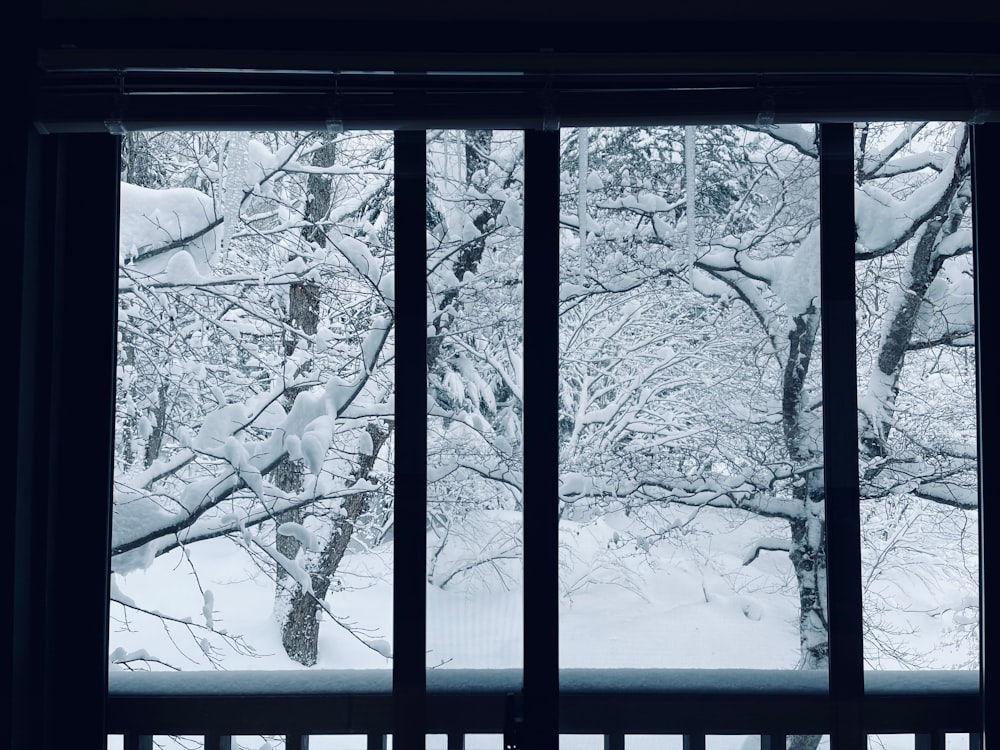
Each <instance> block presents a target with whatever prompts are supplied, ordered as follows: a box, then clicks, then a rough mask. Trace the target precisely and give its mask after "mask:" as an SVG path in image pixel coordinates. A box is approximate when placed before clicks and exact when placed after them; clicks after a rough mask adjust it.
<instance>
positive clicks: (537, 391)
mask: <svg viewBox="0 0 1000 750" xmlns="http://www.w3.org/2000/svg"><path fill="white" fill-rule="evenodd" d="M524 175H525V185H524V203H525V206H524V363H525V366H524V496H523V499H522V502H523V505H524V509H523V512H524V730H525V731H524V747H526V748H529V750H543V749H544V748H556V747H558V746H559V714H558V710H559V433H558V403H559V402H558V398H559V130H558V129H555V130H551V131H550V130H545V131H541V130H528V131H526V132H525V134H524Z"/></svg>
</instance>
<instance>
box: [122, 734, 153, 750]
mask: <svg viewBox="0 0 1000 750" xmlns="http://www.w3.org/2000/svg"><path fill="white" fill-rule="evenodd" d="M124 748H125V750H153V735H151V734H136V733H134V732H126V733H125V742H124Z"/></svg>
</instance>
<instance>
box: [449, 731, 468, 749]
mask: <svg viewBox="0 0 1000 750" xmlns="http://www.w3.org/2000/svg"><path fill="white" fill-rule="evenodd" d="M448 750H465V733H464V732H448Z"/></svg>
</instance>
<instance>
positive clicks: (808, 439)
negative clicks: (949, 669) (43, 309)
mask: <svg viewBox="0 0 1000 750" xmlns="http://www.w3.org/2000/svg"><path fill="white" fill-rule="evenodd" d="M857 134H858V144H857V173H856V181H857V187H856V202H857V206H858V213H857V224H858V244H857V248H856V256H855V257H856V262H857V263H856V265H857V272H858V273H857V277H858V289H859V293H858V307H859V329H858V351H859V361H860V363H861V364H860V365H859V373H858V378H859V382H861V383H863V387H862V388H861V398H860V404H861V410H860V413H859V440H860V446H861V449H862V466H861V468H860V470H861V486H862V495H863V497H862V510H863V514H864V519H863V520H864V524H865V525H864V539H863V540H862V541H863V549H864V556H865V559H864V564H865V571H866V572H865V581H864V585H865V597H866V608H865V616H866V648H867V651H866V656H867V658H868V659H869V661H870V662H871V663H873V664H877V663H886V664H897V665H898V664H907V665H920V664H922V663H924V659H925V656H926V654H924V653H922V652H921V651H920V647H919V646H918V645H916V644H915V643H914V642H913V640H912V639H908V637H907V631H908V630H910V629H911V628H912V627H913V620H912V617H916V616H917V615H918V614H919V613H918V610H920V611H921V612H923V614H920V616H923V617H929V618H933V619H935V620H938V621H941V622H946V623H947V627H946V628H945V629H944V630H943V631H942V634H941V639H940V640H941V641H942V642H954V644H955V645H956V646H957V647H958V648H960V649H961V648H964V649H974V648H975V638H976V634H975V629H974V627H973V626H972V625H971V624H970V623H972V622H973V621H974V619H975V618H974V615H975V609H974V602H973V601H972V599H973V598H974V596H973V595H974V591H975V589H974V581H975V579H976V576H975V571H974V570H973V569H971V568H970V565H971V564H972V563H970V561H971V560H973V559H974V557H975V551H976V550H975V534H974V533H972V532H971V531H970V529H972V528H973V525H974V519H973V517H972V516H971V513H973V512H974V510H975V507H976V506H975V498H976V485H975V481H976V479H975V460H976V456H975V450H974V447H973V446H974V405H973V400H974V399H973V396H974V394H973V392H972V388H971V378H970V373H971V368H972V352H971V349H970V348H969V344H971V341H972V332H973V328H972V314H971V311H972V297H971V271H972V269H971V264H970V257H971V256H970V250H971V233H970V231H969V217H968V209H969V199H970V195H971V192H970V187H969V165H968V155H967V133H966V128H964V127H963V126H953V125H942V124H917V125H905V126H904V125H891V124H888V125H878V126H876V125H862V126H860V127H859V129H858V131H857ZM128 148H129V149H130V151H129V153H130V154H134V155H136V156H135V159H134V161H130V162H129V163H128V165H127V175H128V176H129V178H130V179H133V180H135V181H136V182H137V184H136V185H134V186H125V187H123V201H122V205H123V212H122V228H123V231H122V239H123V245H122V252H123V263H122V270H121V290H122V292H121V313H120V319H121V321H122V325H121V329H120V330H121V341H122V343H121V348H120V361H119V391H118V398H119V411H118V420H119V427H118V432H117V439H116V470H117V471H116V486H115V489H116V494H115V503H116V505H115V514H116V515H115V525H114V537H115V541H114V548H113V565H114V569H115V570H116V571H118V572H122V573H124V572H127V571H129V570H132V569H135V568H137V567H141V566H143V565H148V564H149V563H150V562H151V561H152V560H153V559H155V557H157V556H159V555H163V554H164V553H166V552H167V551H169V550H171V549H175V548H177V547H181V546H187V545H192V544H194V543H196V542H198V541H201V540H207V539H217V538H220V537H227V538H229V539H232V540H233V542H234V543H235V544H236V547H237V549H238V551H239V553H240V554H245V555H249V556H250V557H252V558H253V559H255V560H257V561H258V562H259V563H260V568H261V570H263V571H265V572H266V573H267V574H268V575H270V576H273V577H274V579H275V585H276V591H277V595H276V606H275V609H276V614H277V615H278V619H279V623H280V625H281V627H282V630H283V631H284V633H285V639H284V645H285V648H286V651H287V653H288V654H289V655H290V656H291V657H292V658H293V659H295V660H297V661H299V662H300V663H303V664H311V663H315V661H316V658H317V652H318V634H319V631H320V627H321V626H320V624H319V622H320V621H319V618H320V615H321V614H322V615H324V616H325V617H326V619H327V620H328V621H329V622H331V623H333V626H334V627H336V626H341V627H344V628H347V629H348V630H350V631H351V632H352V633H353V635H354V636H355V637H357V638H358V639H359V640H361V641H362V642H363V643H366V644H367V645H368V646H369V647H370V648H371V649H372V650H373V651H375V652H378V653H379V654H388V653H389V649H388V646H387V644H385V643H383V642H382V641H381V640H380V639H379V638H378V637H377V635H376V634H374V633H368V632H365V631H364V630H363V629H361V628H360V627H358V626H356V625H354V626H352V625H351V623H349V622H348V621H347V619H346V618H345V617H344V616H343V615H340V614H335V613H334V611H333V608H332V607H331V605H330V604H329V602H328V599H329V597H328V594H329V593H331V592H332V590H333V589H334V588H335V587H336V583H335V581H336V576H337V574H338V570H340V569H341V568H342V567H343V566H344V564H345V561H348V562H349V559H350V556H351V555H352V554H353V552H356V551H360V550H362V549H365V548H366V547H371V548H377V547H379V546H380V545H382V544H383V543H384V542H386V541H387V540H389V539H391V534H392V522H391V506H392V494H391V490H392V486H391V471H390V470H389V466H390V465H391V458H392V452H393V451H394V450H395V446H394V441H393V435H392V408H391V399H392V373H391V363H392V330H393V325H392V323H393V318H392V315H393V282H392V278H391V274H392V268H393V264H392V253H391V246H392V232H391V218H392V217H391V207H390V203H389V200H388V199H389V197H390V195H391V182H390V174H391V155H390V150H389V147H388V144H387V142H386V140H385V138H383V137H382V136H379V135H377V134H364V135H343V134H341V135H337V136H333V135H331V134H255V135H253V136H249V135H245V134H244V135H240V134H229V135H228V136H227V135H225V134H221V135H220V134H214V135H212V134H157V135H153V136H148V137H146V136H135V137H133V136H130V137H129V141H128ZM562 148H563V158H562V166H561V180H562V196H563V204H562V209H561V215H560V223H561V231H562V240H561V258H562V260H561V262H562V278H561V284H560V289H559V295H560V321H559V324H560V356H561V363H560V393H559V399H560V401H559V414H558V419H559V425H560V432H559V434H560V498H559V500H560V508H561V513H562V518H563V519H564V531H565V530H566V529H569V528H571V527H572V524H574V523H577V524H578V523H580V522H583V521H590V520H594V519H603V518H611V517H612V516H611V514H619V515H624V516H626V517H627V518H628V519H630V520H629V522H628V527H627V528H626V529H623V530H622V531H621V533H620V534H619V533H618V532H617V531H616V532H615V537H614V538H609V540H608V543H607V549H605V550H604V551H602V552H601V558H600V559H599V560H597V559H595V560H593V561H589V563H588V562H587V561H584V563H585V567H586V565H589V566H590V567H589V570H588V572H587V573H586V575H584V576H583V577H581V578H575V579H570V578H569V577H568V576H564V579H563V590H564V594H566V595H572V594H573V593H574V592H576V591H578V590H580V587H581V586H587V585H590V583H592V582H602V581H608V580H611V577H612V576H614V577H616V578H617V579H618V580H619V581H620V580H623V578H622V571H623V570H624V567H623V566H622V565H621V564H620V563H621V560H622V559H623V558H622V555H625V554H630V555H647V556H649V557H650V558H652V557H653V556H655V555H656V554H658V552H657V550H659V549H662V548H663V547H664V546H666V545H689V544H691V540H692V539H695V538H696V537H698V536H699V534H701V533H702V530H703V529H705V528H707V527H708V526H709V525H710V524H708V523H707V521H709V519H714V518H717V517H718V516H720V515H722V516H725V517H726V519H727V520H728V522H730V523H732V524H741V525H744V526H746V527H748V528H753V529H755V531H756V534H757V541H756V542H755V543H754V544H753V545H752V546H751V547H750V549H748V550H747V551H746V554H745V557H744V560H743V563H744V565H745V566H753V565H759V563H758V561H759V560H760V559H761V558H762V555H763V554H764V553H774V552H776V553H779V554H784V555H787V559H788V561H789V566H790V567H789V576H790V577H791V581H792V586H791V591H790V593H791V595H793V596H794V597H795V601H796V603H797V607H798V617H797V623H796V624H797V630H798V638H799V660H798V666H799V667H801V668H809V669H817V668H820V669H821V668H825V667H826V666H827V663H828V659H829V655H828V641H829V633H828V630H827V608H828V602H827V596H828V595H827V590H826V557H825V534H826V530H825V514H826V508H825V504H824V500H825V492H824V483H823V455H822V432H821V430H822V419H821V417H822V409H823V407H824V404H823V396H822V393H821V388H820V372H819V366H820V359H819V357H818V355H819V352H820V350H821V346H822V331H821V330H820V325H819V321H820V316H819V312H820V305H821V300H820V298H819V240H818V228H819V223H820V221H821V220H822V217H820V216H819V214H818V207H817V204H818V202H817V189H818V178H817V175H818V168H817V154H818V150H817V146H816V144H815V131H814V129H813V128H811V127H802V126H788V125H783V126H774V127H769V128H765V129H754V128H746V127H736V126H726V127H718V128H689V129H682V128H670V127H658V128H646V127H633V128H619V129H610V128H589V129H586V130H581V131H567V132H566V135H565V136H564V138H563V144H562ZM522 164H523V156H522V148H521V140H520V136H519V134H513V133H502V132H493V131H482V130H468V131H441V132H434V133H431V134H430V137H429V140H428V176H429V180H428V199H427V238H428V246H427V277H426V283H427V289H428V293H427V294H428V296H427V304H428V320H429V323H428V325H429V327H428V339H427V367H428V371H427V379H428V388H429V391H428V396H429V399H428V418H427V424H428V475H429V485H428V490H427V492H428V508H429V512H428V519H427V535H428V561H427V579H428V583H429V585H431V586H436V587H438V588H440V589H444V590H451V589H457V590H464V591H467V592H468V591H479V590H486V591H497V590H502V589H505V588H517V587H518V586H519V585H520V580H521V575H522V573H521V569H520V529H521V511H522V507H521V491H522V489H523V484H522V483H523V478H522V469H521V467H522V456H521V450H522V448H521V445H522V443H521V421H522V417H523V404H522V400H521V383H522V377H521V371H522V367H523V364H522V362H521V328H522V320H521V312H520V300H521V295H522V277H521V270H520V269H521V255H522V248H521V215H522V200H521V186H522V182H523V174H522ZM138 183H143V186H139V184H138ZM932 534H937V535H938V536H939V537H941V538H943V539H946V540H947V547H946V549H947V551H946V553H944V554H941V555H938V556H937V557H936V558H934V559H932V558H931V556H929V555H927V554H926V553H925V552H924V551H923V550H922V549H921V547H922V546H924V545H925V544H926V541H925V540H926V539H928V538H929V536H930V535H932ZM562 552H563V564H564V567H565V569H566V570H569V568H570V566H572V565H574V564H575V563H574V561H573V559H572V558H573V556H574V555H577V556H579V554H580V553H579V552H578V551H576V550H575V549H574V548H573V547H572V545H570V544H567V545H566V546H565V547H564V549H563V550H562ZM616 556H617V557H616ZM616 561H617V563H616ZM915 581H916V583H915ZM918 584H919V585H918ZM624 585H626V586H628V587H630V588H632V589H633V590H635V591H636V592H638V593H641V582H640V581H638V580H637V579H628V580H626V581H625V583H624ZM948 587H950V589H949V588H948ZM970 587H972V588H970ZM918 589H919V590H918ZM970 592H972V593H971V594H970ZM906 598H908V601H907V600H905V599H906ZM118 601H119V602H120V603H121V604H122V606H123V607H126V608H132V609H133V610H134V609H135V608H136V607H138V606H139V605H137V604H136V603H134V602H133V603H129V602H128V601H127V600H126V599H125V598H124V597H122V596H118ZM212 606H213V605H212V603H211V596H210V592H208V591H207V590H206V591H205V624H204V625H200V624H199V625H198V626H194V625H191V624H182V625H181V627H189V628H194V629H196V630H199V631H200V632H199V633H197V634H195V635H196V638H198V639H201V640H199V643H202V641H204V643H202V647H203V648H204V649H205V651H206V653H207V655H208V656H207V658H208V659H210V660H211V659H216V660H217V659H218V658H219V656H220V652H219V651H218V650H217V649H218V647H219V646H220V645H221V644H222V641H223V640H225V639H226V638H229V641H230V645H231V646H233V647H236V648H244V647H245V645H244V644H242V643H241V642H240V641H238V640H235V639H234V637H233V636H225V635H223V634H221V633H220V632H219V629H218V628H214V627H213V620H212V614H211V613H212ZM213 644H215V645H213ZM126 656H128V655H119V657H120V658H119V659H118V660H120V661H129V660H128V659H127V658H124V657H126ZM448 658H449V657H448V656H447V655H438V654H431V655H430V656H429V659H430V664H431V665H432V666H433V665H436V664H438V663H440V662H447V661H448ZM964 661H965V659H964V657H963V656H962V655H961V654H960V653H959V654H957V655H956V657H955V662H956V663H962V662H964ZM795 742H796V745H797V746H803V747H805V746H808V745H810V744H814V743H815V738H798V739H796V740H795Z"/></svg>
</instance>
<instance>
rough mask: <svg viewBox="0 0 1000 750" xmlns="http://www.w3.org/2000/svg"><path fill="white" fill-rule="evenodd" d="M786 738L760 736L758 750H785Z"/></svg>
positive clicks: (771, 735)
mask: <svg viewBox="0 0 1000 750" xmlns="http://www.w3.org/2000/svg"><path fill="white" fill-rule="evenodd" d="M786 742H787V738H786V737H785V735H783V734H762V735H761V736H760V750H785V743H786Z"/></svg>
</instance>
